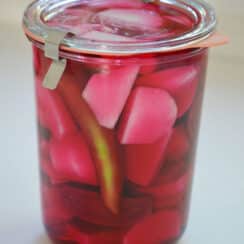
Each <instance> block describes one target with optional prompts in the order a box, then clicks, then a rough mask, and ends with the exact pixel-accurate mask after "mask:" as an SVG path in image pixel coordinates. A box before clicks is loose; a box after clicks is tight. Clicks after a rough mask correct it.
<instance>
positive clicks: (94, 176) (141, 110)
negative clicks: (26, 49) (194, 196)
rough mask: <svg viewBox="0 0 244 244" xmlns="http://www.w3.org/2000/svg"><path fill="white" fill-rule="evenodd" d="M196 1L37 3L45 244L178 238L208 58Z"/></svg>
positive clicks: (28, 16)
mask: <svg viewBox="0 0 244 244" xmlns="http://www.w3.org/2000/svg"><path fill="white" fill-rule="evenodd" d="M215 25H216V20H215V15H214V12H213V10H212V9H211V8H210V7H209V6H208V5H207V4H206V3H203V2H202V1H195V0H194V1H187V0H184V1H178V0H174V1H173V0H170V1H169V0H167V1H166V0H161V1H153V2H152V3H145V2H143V1H140V0H124V1H122V0H118V1H111V0H104V1H101V0H100V1H98V0H91V1H85V0H84V1H82V0H61V1H57V0H49V1H44V0H37V1H35V2H34V3H33V4H31V5H30V6H29V7H28V8H27V10H26V12H25V15H24V30H25V33H26V35H27V37H28V38H29V39H30V40H31V41H32V43H33V53H34V59H33V60H34V70H35V84H36V101H37V115H38V134H39V149H40V150H39V151H40V172H41V193H42V206H43V219H44V224H45V227H46V230H47V233H48V234H49V236H50V238H51V239H52V240H53V241H54V242H55V243H72V244H73V243H80V244H83V243H84V244H90V243H91V244H92V243H99V244H160V243H173V242H174V241H176V240H178V239H179V238H180V236H181V235H182V233H183V231H184V230H185V227H186V224H187V218H188V209H189V203H190V195H191V186H192V177H193V172H194V160H195V151H196V146H197V135H198V130H199V121H200V115H201V107H202V97H203V92H204V83H205V74H206V66H207V56H208V48H190V46H191V45H192V44H194V43H197V42H199V41H200V40H203V39H206V38H208V37H209V36H210V35H211V34H212V33H213V31H214V28H215Z"/></svg>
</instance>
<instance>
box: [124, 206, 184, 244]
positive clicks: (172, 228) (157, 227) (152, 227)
mask: <svg viewBox="0 0 244 244" xmlns="http://www.w3.org/2000/svg"><path fill="white" fill-rule="evenodd" d="M180 232H181V226H180V216H179V214H178V212H177V211H173V210H172V211H171V210H168V211H161V212H156V213H155V214H152V215H151V216H148V217H146V218H144V219H143V220H141V221H140V222H138V224H136V225H135V226H134V227H132V228H131V230H130V231H129V232H128V233H127V235H126V236H125V239H124V244H151V243H152V244H153V243H160V241H168V240H171V239H175V238H177V237H178V236H179V235H180Z"/></svg>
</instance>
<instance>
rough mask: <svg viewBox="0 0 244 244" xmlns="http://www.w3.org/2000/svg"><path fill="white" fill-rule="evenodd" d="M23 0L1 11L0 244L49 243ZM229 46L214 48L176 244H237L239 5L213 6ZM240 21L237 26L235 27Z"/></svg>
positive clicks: (243, 59)
mask: <svg viewBox="0 0 244 244" xmlns="http://www.w3.org/2000/svg"><path fill="white" fill-rule="evenodd" d="M28 2H30V1H27V0H21V1H20V0H2V1H1V8H0V243H3V244H15V243H18V244H48V243H49V241H48V239H47V238H46V236H45V235H44V232H43V228H42V224H41V217H40V206H39V184H38V168H37V146H36V134H35V129H36V128H35V119H34V115H35V114H34V112H35V110H34V94H33V82H32V67H31V49H30V45H29V43H28V42H27V40H26V39H25V37H24V35H23V33H22V30H21V16H22V11H23V9H24V8H25V6H26V4H27V3H28ZM212 4H213V5H214V6H215V7H216V8H217V12H218V15H219V21H220V26H219V29H220V30H221V31H222V32H224V33H226V34H228V35H230V36H231V39H232V40H231V44H230V45H229V46H226V47H221V48H217V49H215V50H213V51H212V52H211V56H210V63H209V73H208V81H207V88H206V94H205V102H204V110H203V119H202V127H201V134H200V141H199V150H198V158H197V168H196V176H195V184H194V192H193V201H192V208H191V215H190V223H189V226H188V229H187V232H186V234H185V236H184V238H183V239H182V241H181V242H180V244H230V243H234V244H242V243H244V231H243V228H244V143H243V138H244V95H243V93H244V51H243V46H242V45H241V44H243V43H244V37H243V36H244V31H243V24H242V23H244V1H243V0H232V1H229V0H213V1H212ZM241 22H242V23H241Z"/></svg>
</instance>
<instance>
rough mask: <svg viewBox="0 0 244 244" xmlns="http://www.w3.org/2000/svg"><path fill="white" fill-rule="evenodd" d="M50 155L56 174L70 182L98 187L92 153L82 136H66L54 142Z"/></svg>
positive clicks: (52, 142)
mask: <svg viewBox="0 0 244 244" xmlns="http://www.w3.org/2000/svg"><path fill="white" fill-rule="evenodd" d="M50 155H51V161H52V165H53V169H54V170H55V171H56V173H57V174H58V175H60V176H62V177H64V178H66V179H69V180H70V181H78V182H80V183H84V184H90V185H97V184H98V183H97V177H96V170H95V166H94V163H93V161H92V158H91V153H90V151H89V149H88V146H87V144H86V142H85V141H84V139H83V138H82V135H80V134H75V135H70V136H66V137H65V138H63V139H61V140H53V141H51V144H50Z"/></svg>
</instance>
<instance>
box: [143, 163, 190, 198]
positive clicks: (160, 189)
mask: <svg viewBox="0 0 244 244" xmlns="http://www.w3.org/2000/svg"><path fill="white" fill-rule="evenodd" d="M162 172H163V173H161V175H160V176H159V177H158V178H157V179H156V181H155V182H154V183H153V184H152V185H151V186H149V187H147V188H144V189H141V191H142V192H144V193H148V194H151V195H152V196H153V198H154V199H155V200H157V199H163V198H166V197H176V199H178V198H179V196H181V197H182V195H183V194H184V193H185V192H186V190H187V188H188V185H189V182H190V180H191V175H192V174H191V170H186V169H185V164H184V162H183V161H180V162H174V163H171V165H170V166H169V167H165V168H163V171H162Z"/></svg>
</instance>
